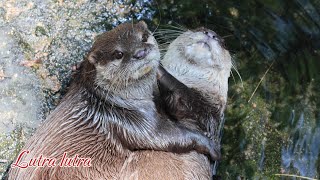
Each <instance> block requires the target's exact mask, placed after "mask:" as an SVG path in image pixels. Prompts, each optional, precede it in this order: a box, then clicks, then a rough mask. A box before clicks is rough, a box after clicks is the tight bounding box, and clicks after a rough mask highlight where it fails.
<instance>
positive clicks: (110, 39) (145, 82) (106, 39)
mask: <svg viewBox="0 0 320 180" xmlns="http://www.w3.org/2000/svg"><path fill="white" fill-rule="evenodd" d="M159 60H160V52H159V49H158V45H157V43H156V40H155V39H154V37H153V36H152V35H151V33H150V31H149V30H148V28H147V25H146V23H145V22H143V21H140V22H139V23H137V24H131V23H124V24H121V25H119V26H117V27H116V28H114V29H112V30H111V31H108V32H105V33H103V34H101V35H99V36H98V37H97V38H96V41H95V42H94V44H93V47H92V48H91V51H90V53H89V54H88V56H87V62H86V64H87V66H88V67H89V66H90V68H84V69H86V71H87V72H84V73H82V74H87V73H89V74H94V75H93V77H92V78H91V80H92V79H93V81H94V83H93V85H94V86H95V87H99V88H102V89H103V90H104V91H105V92H108V93H110V95H115V96H120V97H124V98H130V97H135V98H139V96H141V97H143V96H144V97H145V95H146V94H145V93H147V94H150V93H152V86H153V84H154V83H155V82H156V80H155V74H156V70H155V68H156V67H157V66H158V64H159ZM85 79H88V78H85ZM89 80H90V79H89Z"/></svg>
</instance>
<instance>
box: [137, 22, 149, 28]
mask: <svg viewBox="0 0 320 180" xmlns="http://www.w3.org/2000/svg"><path fill="white" fill-rule="evenodd" d="M137 25H138V26H140V27H142V28H144V29H148V25H147V24H146V23H145V22H144V21H139V22H138V24H137Z"/></svg>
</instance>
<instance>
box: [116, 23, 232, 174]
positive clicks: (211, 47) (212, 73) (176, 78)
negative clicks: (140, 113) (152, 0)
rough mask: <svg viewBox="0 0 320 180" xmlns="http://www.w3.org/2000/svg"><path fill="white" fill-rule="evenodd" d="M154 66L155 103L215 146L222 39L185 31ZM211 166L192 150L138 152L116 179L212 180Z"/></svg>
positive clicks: (221, 103) (226, 68)
mask: <svg viewBox="0 0 320 180" xmlns="http://www.w3.org/2000/svg"><path fill="white" fill-rule="evenodd" d="M161 63H162V67H161V66H160V67H159V69H158V82H159V92H158V93H159V94H160V104H161V105H160V106H161V108H164V109H165V112H166V113H167V114H169V115H170V117H172V118H174V119H175V120H177V121H178V122H181V123H182V124H184V125H185V126H186V127H188V128H189V129H192V130H194V131H197V132H203V133H206V134H207V135H208V137H210V138H211V139H212V141H215V142H216V145H218V144H219V140H218V133H219V132H218V126H219V124H221V122H220V119H221V116H222V115H223V112H224V110H225V107H226V102H227V91H228V78H229V76H230V71H231V67H232V63H231V56H230V53H229V52H228V50H227V49H226V48H225V45H224V41H223V39H222V38H221V37H219V36H218V35H217V34H216V33H215V32H214V31H212V30H209V29H206V28H198V29H196V30H193V31H191V30H188V31H186V32H184V33H183V34H181V35H180V36H178V37H177V38H176V39H175V40H174V41H173V42H172V43H171V44H170V45H169V47H168V50H167V52H166V54H165V55H164V58H163V59H162V60H161ZM212 168H213V167H212V164H211V163H210V161H209V159H208V158H206V157H205V156H204V155H202V154H199V153H197V152H190V153H188V154H173V153H168V152H152V151H149V153H147V152H141V151H137V152H134V153H132V154H131V155H130V157H129V158H128V160H127V162H126V164H125V167H124V168H123V171H122V177H121V179H166V180H167V179H172V180H174V179H190V180H191V179H212V177H214V176H213V171H212Z"/></svg>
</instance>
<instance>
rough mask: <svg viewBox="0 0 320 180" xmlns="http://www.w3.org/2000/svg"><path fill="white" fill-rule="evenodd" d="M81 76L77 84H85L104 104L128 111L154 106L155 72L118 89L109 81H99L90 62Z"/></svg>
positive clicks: (82, 70)
mask: <svg viewBox="0 0 320 180" xmlns="http://www.w3.org/2000/svg"><path fill="white" fill-rule="evenodd" d="M79 76H80V77H78V78H79V80H80V82H76V83H79V84H80V83H81V84H83V85H84V88H85V89H86V90H87V91H88V92H89V93H90V94H92V96H94V97H95V98H97V99H100V100H101V101H103V102H108V103H110V104H112V105H116V106H119V107H123V108H128V109H136V108H142V106H145V104H148V105H153V87H154V86H155V83H156V73H155V71H154V72H152V73H151V74H150V75H149V76H148V77H145V78H144V79H141V80H139V81H136V82H134V83H131V84H127V85H125V86H121V87H117V88H114V87H112V83H111V82H109V81H101V80H97V78H96V77H97V72H96V70H95V66H94V65H93V64H91V63H89V62H84V64H83V68H82V69H81V71H80V72H79ZM97 81H99V82H97ZM113 86H117V85H113ZM115 89H116V90H115Z"/></svg>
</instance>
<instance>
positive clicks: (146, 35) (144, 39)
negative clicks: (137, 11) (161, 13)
mask: <svg viewBox="0 0 320 180" xmlns="http://www.w3.org/2000/svg"><path fill="white" fill-rule="evenodd" d="M148 37H149V35H148V34H143V35H142V42H147V41H148Z"/></svg>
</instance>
